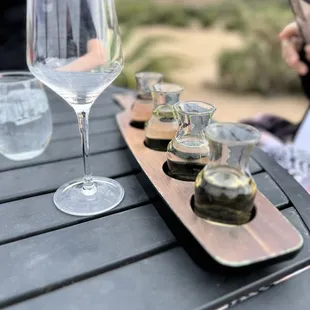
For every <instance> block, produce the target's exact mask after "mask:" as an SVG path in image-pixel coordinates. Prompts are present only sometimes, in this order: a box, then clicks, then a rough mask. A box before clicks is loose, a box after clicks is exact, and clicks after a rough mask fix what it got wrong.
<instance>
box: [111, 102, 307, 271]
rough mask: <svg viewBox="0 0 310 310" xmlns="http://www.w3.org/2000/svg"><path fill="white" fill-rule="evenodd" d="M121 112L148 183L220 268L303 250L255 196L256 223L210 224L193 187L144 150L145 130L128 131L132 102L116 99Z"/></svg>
mask: <svg viewBox="0 0 310 310" xmlns="http://www.w3.org/2000/svg"><path fill="white" fill-rule="evenodd" d="M115 99H116V100H117V101H118V102H119V103H120V104H121V105H122V106H123V108H124V109H125V110H124V111H123V112H121V113H119V114H118V115H117V122H118V125H119V128H120V130H121V132H122V135H123V137H124V139H125V140H126V142H127V144H128V147H129V148H130V150H131V152H132V153H133V155H134V156H135V158H136V160H137V161H138V163H139V165H140V166H141V168H142V169H143V170H144V172H145V174H146V175H147V177H148V178H149V180H150V181H151V182H152V183H153V185H154V186H155V188H156V189H157V191H158V193H159V194H160V195H161V196H162V198H163V199H164V200H165V201H166V203H167V204H168V206H169V207H170V208H171V209H172V211H173V212H174V213H175V215H176V216H177V217H178V218H179V220H180V221H181V222H182V223H183V224H184V226H185V227H186V228H187V229H188V230H189V231H190V233H191V234H192V235H193V236H194V238H195V239H196V240H197V241H198V242H199V244H200V245H201V246H202V247H203V248H204V249H205V250H206V251H207V253H208V254H209V255H210V256H211V257H212V258H213V259H214V260H215V261H217V262H218V263H219V264H221V265H224V266H227V267H246V266H249V265H252V264H255V263H262V262H265V261H267V260H271V259H276V258H277V259H279V258H281V257H286V256H288V255H289V254H293V253H295V252H297V251H298V250H300V249H301V247H302V245H303V238H302V236H301V235H300V233H299V232H298V231H297V230H296V229H295V227H294V226H293V225H292V224H291V223H290V222H289V221H288V220H287V219H286V218H285V217H284V216H282V214H281V212H280V211H278V209H277V208H276V207H275V206H274V205H273V204H272V203H271V202H270V201H269V200H268V199H267V198H266V197H265V196H264V195H263V194H262V193H261V192H259V191H258V193H257V195H256V199H255V206H256V215H255V217H254V219H253V220H252V221H251V222H249V223H247V224H245V225H241V226H230V225H223V224H217V223H212V222H208V221H206V220H204V219H202V218H200V217H198V216H197V215H196V214H195V213H194V212H193V210H192V208H191V205H190V201H191V198H192V196H193V194H194V183H193V182H183V181H179V180H176V179H173V178H171V177H169V176H167V175H166V174H165V173H164V172H163V165H164V164H165V162H166V156H167V155H166V153H165V152H157V151H153V150H151V149H149V148H147V147H146V146H145V145H144V139H145V135H144V131H143V130H141V129H137V128H134V127H132V126H130V121H131V119H130V115H131V113H130V108H131V105H132V102H133V101H132V98H131V97H126V96H117V97H116V98H115Z"/></svg>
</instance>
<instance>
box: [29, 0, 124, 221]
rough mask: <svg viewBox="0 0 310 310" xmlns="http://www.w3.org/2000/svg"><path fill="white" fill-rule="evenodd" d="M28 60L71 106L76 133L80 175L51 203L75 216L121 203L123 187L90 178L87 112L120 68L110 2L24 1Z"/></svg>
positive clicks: (79, 0)
mask: <svg viewBox="0 0 310 310" xmlns="http://www.w3.org/2000/svg"><path fill="white" fill-rule="evenodd" d="M27 64H28V67H29V69H30V71H31V72H32V73H33V75H34V76H36V77H37V78H38V79H39V80H40V81H42V82H43V83H44V84H46V85H47V86H49V87H50V88H51V89H52V90H54V91H55V92H56V93H58V94H59V95H60V96H61V97H62V98H64V99H65V100H66V101H67V103H68V104H69V105H70V106H71V107H72V108H73V109H74V111H75V113H76V115H77V119H78V125H79V130H80V134H81V141H82V150H83V166H84V177H83V178H79V179H76V180H73V181H71V182H68V183H66V184H64V185H62V186H61V187H60V188H59V189H58V190H57V191H56V193H55V194H54V203H55V205H56V206H57V208H58V209H59V210H61V211H63V212H65V213H68V214H72V215H77V216H90V215H96V214H101V213H104V212H106V211H108V210H111V209H113V208H114V207H116V206H117V205H118V204H119V203H120V202H121V201H122V199H123V197H124V189H123V187H122V186H121V185H120V184H119V183H118V182H116V181H115V180H112V179H109V178H104V177H93V176H92V171H91V165H90V158H89V157H90V148H89V113H90V109H91V107H92V105H93V103H94V102H95V100H96V99H97V98H98V96H99V95H100V94H101V93H102V92H103V91H104V90H105V89H106V88H107V87H108V86H109V85H110V84H111V83H112V82H113V81H114V80H115V79H116V78H117V76H118V75H119V74H120V73H121V71H122V69H123V66H124V58H123V52H122V47H121V39H120V33H119V28H118V21H117V16H116V10H115V4H114V1H110V0H92V1H87V0H76V1H68V0H49V1H48V5H46V1H36V0H28V1H27ZM103 109H104V108H102V110H103ZM100 165H102V166H103V165H104V159H103V158H102V161H101V163H100ZM110 165H111V163H110ZM112 165H113V164H112ZM115 165H117V160H116V161H115ZM99 167H100V166H99ZM68 169H73V167H71V165H70V166H68ZM114 169H116V167H114ZM108 170H109V169H108ZM105 171H107V170H105ZM111 172H112V171H111ZM111 172H110V173H111ZM113 172H115V171H113ZM65 175H66V174H65V172H64V173H63V176H64V177H65Z"/></svg>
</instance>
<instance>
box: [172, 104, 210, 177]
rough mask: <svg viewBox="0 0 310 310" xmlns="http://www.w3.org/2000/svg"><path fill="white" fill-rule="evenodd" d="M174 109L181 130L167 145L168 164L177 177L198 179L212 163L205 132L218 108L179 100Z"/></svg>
mask: <svg viewBox="0 0 310 310" xmlns="http://www.w3.org/2000/svg"><path fill="white" fill-rule="evenodd" d="M174 108H175V112H176V114H177V119H178V122H179V129H178V131H177V134H176V136H175V137H174V139H173V140H171V142H170V143H169V145H168V149H167V156H168V160H167V163H168V167H169V170H170V173H171V174H172V175H173V176H174V177H176V178H179V179H182V180H186V181H195V179H196V177H197V174H198V173H199V172H200V171H201V170H202V169H203V168H204V166H205V165H206V164H207V163H208V162H209V155H210V150H209V144H208V140H207V137H206V134H205V132H206V128H207V126H208V125H209V123H210V121H211V118H212V116H213V114H214V112H215V110H216V109H215V107H214V106H213V105H211V104H208V103H205V102H198V101H188V102H179V103H177V104H175V106H174Z"/></svg>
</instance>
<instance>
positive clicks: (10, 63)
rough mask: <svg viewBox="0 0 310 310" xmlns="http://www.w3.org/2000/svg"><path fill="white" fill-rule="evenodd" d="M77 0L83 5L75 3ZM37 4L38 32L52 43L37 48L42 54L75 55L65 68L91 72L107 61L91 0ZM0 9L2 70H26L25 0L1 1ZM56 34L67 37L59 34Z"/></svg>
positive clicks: (43, 55) (0, 63)
mask: <svg viewBox="0 0 310 310" xmlns="http://www.w3.org/2000/svg"><path fill="white" fill-rule="evenodd" d="M78 1H80V6H77V5H76V4H77V3H78ZM34 3H35V4H36V9H37V10H38V11H39V13H40V14H38V18H39V20H40V22H38V29H37V35H38V36H40V35H43V34H46V33H47V32H49V35H50V37H49V40H47V41H46V42H48V43H49V44H50V45H49V46H45V45H44V46H43V45H41V46H40V49H39V50H37V51H36V53H39V55H38V56H39V57H42V58H47V57H58V58H63V59H66V58H71V57H72V58H76V60H74V61H73V62H72V63H70V64H69V65H67V66H65V67H63V68H62V70H64V71H88V70H91V69H93V68H94V67H96V66H99V65H103V64H104V63H105V60H106V59H105V50H104V47H103V45H102V43H101V42H100V40H98V38H97V32H96V29H95V25H94V23H93V20H92V15H91V12H90V8H89V4H88V0H46V1H43V0H39V1H38V2H36V1H34ZM0 8H1V12H2V15H3V16H2V18H1V19H0V71H5V70H27V69H28V68H27V64H26V0H10V1H1V6H0ZM50 23H53V24H52V25H51V24H50ZM60 29H61V31H60ZM51 31H52V32H53V33H51ZM57 33H62V34H64V36H66V37H57V36H56V34H57Z"/></svg>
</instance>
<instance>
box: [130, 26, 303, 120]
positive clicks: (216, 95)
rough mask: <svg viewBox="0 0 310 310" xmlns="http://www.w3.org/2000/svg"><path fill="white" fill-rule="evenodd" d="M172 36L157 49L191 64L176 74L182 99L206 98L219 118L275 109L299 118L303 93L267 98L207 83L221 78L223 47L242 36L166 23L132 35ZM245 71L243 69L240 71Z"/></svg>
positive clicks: (233, 44)
mask: <svg viewBox="0 0 310 310" xmlns="http://www.w3.org/2000/svg"><path fill="white" fill-rule="evenodd" d="M159 34H162V35H165V36H170V37H171V41H170V42H168V43H164V44H159V45H158V46H157V48H156V49H155V50H154V53H165V54H167V53H173V54H176V55H179V56H181V57H184V58H185V59H187V61H189V64H190V65H188V66H187V67H186V68H184V69H176V70H175V72H173V77H174V79H175V81H176V82H178V83H180V84H182V85H183V86H184V87H185V91H184V94H183V99H185V100H204V101H208V102H210V103H213V104H214V105H216V107H217V112H216V115H215V117H216V119H217V120H219V121H238V120H240V119H241V118H244V117H249V116H253V115H255V114H257V113H260V112H263V113H272V114H277V115H279V116H282V117H285V118H286V119H288V120H291V121H293V122H298V121H299V120H300V119H301V117H302V115H303V113H304V111H305V109H306V107H307V102H306V100H305V99H304V98H303V97H292V96H278V97H273V98H265V97H262V96H257V95H253V94H241V95H236V94H233V93H228V92H224V91H221V90H218V89H216V88H214V87H206V86H205V85H204V84H205V82H206V81H207V82H208V83H210V84H215V83H216V80H217V78H218V74H217V65H216V64H217V57H218V55H219V53H220V51H221V50H222V49H224V48H239V47H240V46H242V39H241V38H240V37H239V36H238V35H236V34H232V33H228V32H225V31H223V30H221V29H207V30H204V29H201V28H189V29H177V28H169V27H163V26H156V27H143V28H140V29H139V30H138V31H137V32H136V34H135V37H134V38H133V42H132V43H133V44H135V42H137V41H139V40H140V39H141V38H143V37H146V36H152V35H159ZM240 74H242V72H240Z"/></svg>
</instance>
